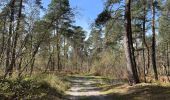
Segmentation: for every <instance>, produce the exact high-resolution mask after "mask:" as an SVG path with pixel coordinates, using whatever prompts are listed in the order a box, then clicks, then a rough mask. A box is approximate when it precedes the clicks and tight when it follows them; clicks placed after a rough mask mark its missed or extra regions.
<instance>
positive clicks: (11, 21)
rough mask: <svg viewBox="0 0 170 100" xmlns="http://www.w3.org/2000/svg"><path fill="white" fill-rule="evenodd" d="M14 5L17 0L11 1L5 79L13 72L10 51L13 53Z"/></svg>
mask: <svg viewBox="0 0 170 100" xmlns="http://www.w3.org/2000/svg"><path fill="white" fill-rule="evenodd" d="M14 5H15V0H11V1H10V4H9V7H10V24H9V34H8V39H7V48H6V69H5V75H4V78H6V76H7V75H8V74H9V71H11V68H10V66H9V65H10V51H11V36H12V31H13V21H14Z"/></svg>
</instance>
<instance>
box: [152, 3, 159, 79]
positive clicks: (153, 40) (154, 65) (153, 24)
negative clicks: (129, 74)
mask: <svg viewBox="0 0 170 100" xmlns="http://www.w3.org/2000/svg"><path fill="white" fill-rule="evenodd" d="M151 1H152V66H153V70H154V75H155V80H158V73H157V67H156V34H155V5H154V0H151Z"/></svg>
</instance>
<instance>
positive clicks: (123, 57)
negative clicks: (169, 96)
mask: <svg viewBox="0 0 170 100" xmlns="http://www.w3.org/2000/svg"><path fill="white" fill-rule="evenodd" d="M41 3H42V1H41V0H7V1H6V0H3V1H2V2H0V9H1V10H0V66H1V69H2V70H3V72H4V73H3V76H4V78H6V77H8V76H9V77H11V76H12V74H13V73H17V75H18V76H19V77H20V76H22V75H25V74H28V75H32V74H34V72H50V73H51V72H63V71H70V72H88V73H93V74H95V75H105V76H110V77H112V78H113V77H115V78H122V79H126V78H128V80H129V82H130V84H137V83H139V82H142V81H145V82H148V80H147V79H148V78H149V77H153V76H154V77H155V80H158V76H159V75H160V77H161V76H164V75H166V76H167V78H168V75H169V71H170V67H169V66H170V61H169V59H170V58H169V52H170V51H169V50H170V49H169V48H170V47H169V46H170V41H169V40H170V35H169V31H170V30H169V24H170V19H169V10H170V9H169V7H170V2H169V1H168V0H164V1H159V2H158V1H157V0H151V1H150V2H147V1H146V0H137V1H134V0H125V1H122V0H106V2H105V7H104V10H103V12H101V13H100V14H99V15H98V17H97V18H96V20H95V21H94V23H93V24H92V25H91V31H90V34H89V36H87V37H86V31H85V30H84V29H83V28H82V27H81V26H76V25H74V21H75V19H74V16H75V14H74V9H73V8H71V7H70V4H69V0H51V2H50V4H49V6H48V8H47V10H46V12H45V13H44V16H42V15H41V16H40V13H41V11H42V10H43V11H45V9H44V8H43V6H42V5H41ZM151 15H152V16H151ZM150 66H153V68H150Z"/></svg>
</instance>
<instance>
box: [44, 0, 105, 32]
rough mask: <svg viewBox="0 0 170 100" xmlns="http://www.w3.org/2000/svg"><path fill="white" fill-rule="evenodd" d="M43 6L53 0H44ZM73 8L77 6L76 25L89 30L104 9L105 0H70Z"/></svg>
mask: <svg viewBox="0 0 170 100" xmlns="http://www.w3.org/2000/svg"><path fill="white" fill-rule="evenodd" d="M42 1H43V6H44V7H46V8H47V6H48V4H49V3H50V1H51V0H42ZM69 1H70V5H71V7H72V8H76V12H78V14H77V15H76V18H75V20H76V23H75V24H76V25H78V26H82V27H83V28H84V29H85V30H86V31H88V32H89V30H90V29H89V28H90V27H89V26H90V24H91V23H92V22H93V21H94V19H95V18H96V17H97V15H98V14H99V13H100V12H102V10H103V0H69Z"/></svg>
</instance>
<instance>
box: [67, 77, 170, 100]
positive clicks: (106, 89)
mask: <svg viewBox="0 0 170 100" xmlns="http://www.w3.org/2000/svg"><path fill="white" fill-rule="evenodd" d="M68 81H69V82H70V83H71V88H70V89H68V90H67V91H66V92H65V94H66V96H65V97H66V99H69V100H169V99H170V86H169V84H168V85H167V84H159V83H156V84H149V83H148V84H146V83H141V84H138V85H135V86H129V85H128V84H126V83H125V82H123V81H121V80H110V79H106V78H101V77H95V76H70V77H69V78H68Z"/></svg>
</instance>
